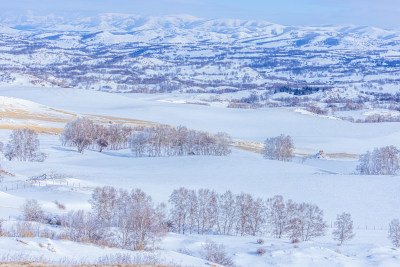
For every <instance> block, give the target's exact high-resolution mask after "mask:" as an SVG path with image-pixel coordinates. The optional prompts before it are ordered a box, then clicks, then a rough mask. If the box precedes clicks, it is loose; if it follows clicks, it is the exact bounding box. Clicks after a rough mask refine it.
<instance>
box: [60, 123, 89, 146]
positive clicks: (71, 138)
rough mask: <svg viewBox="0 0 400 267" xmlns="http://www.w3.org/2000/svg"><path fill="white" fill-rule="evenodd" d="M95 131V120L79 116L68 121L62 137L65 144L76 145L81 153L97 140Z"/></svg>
mask: <svg viewBox="0 0 400 267" xmlns="http://www.w3.org/2000/svg"><path fill="white" fill-rule="evenodd" d="M95 133H96V131H95V126H94V123H93V121H91V120H90V119H87V118H77V119H76V120H74V121H71V122H69V123H67V125H66V126H65V128H64V131H63V132H62V134H61V137H60V139H61V142H62V144H63V145H69V146H73V147H76V148H77V149H78V152H79V153H83V152H84V151H85V149H86V148H88V147H89V146H90V145H91V144H93V142H94V140H96V135H95Z"/></svg>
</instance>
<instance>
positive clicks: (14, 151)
mask: <svg viewBox="0 0 400 267" xmlns="http://www.w3.org/2000/svg"><path fill="white" fill-rule="evenodd" d="M0 151H2V152H3V153H4V156H5V157H6V158H7V159H8V160H10V161H11V160H19V161H44V160H45V159H46V157H47V155H46V154H45V153H42V152H40V141H39V138H38V134H37V133H36V132H35V131H33V130H31V129H28V128H23V129H22V130H21V129H16V130H13V131H12V133H11V135H10V138H9V141H8V143H7V145H6V146H4V145H3V143H0Z"/></svg>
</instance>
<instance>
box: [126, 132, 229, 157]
mask: <svg viewBox="0 0 400 267" xmlns="http://www.w3.org/2000/svg"><path fill="white" fill-rule="evenodd" d="M129 140H130V141H129V142H130V147H131V150H132V151H133V152H134V153H135V155H136V156H137V157H143V156H151V157H159V156H184V155H215V156H226V155H228V154H230V153H231V150H230V144H231V138H230V136H229V135H227V134H225V133H218V134H216V135H211V134H209V133H206V132H201V131H194V130H189V129H187V128H186V127H182V126H180V127H177V128H172V127H167V126H154V127H149V128H146V129H144V130H143V131H139V132H136V133H134V134H132V136H131V137H130V139H129Z"/></svg>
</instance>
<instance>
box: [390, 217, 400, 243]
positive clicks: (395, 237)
mask: <svg viewBox="0 0 400 267" xmlns="http://www.w3.org/2000/svg"><path fill="white" fill-rule="evenodd" d="M388 238H389V239H390V241H392V244H393V246H395V247H396V248H398V247H400V221H399V220H398V219H394V220H392V221H391V222H390V224H389V232H388Z"/></svg>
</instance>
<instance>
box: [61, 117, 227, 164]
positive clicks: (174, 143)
mask: <svg viewBox="0 0 400 267" xmlns="http://www.w3.org/2000/svg"><path fill="white" fill-rule="evenodd" d="M60 139H61V143H62V145H64V146H66V145H68V146H73V147H76V148H77V150H78V152H80V153H83V152H84V150H85V149H87V148H93V149H98V150H99V151H100V152H101V151H102V150H103V149H109V150H118V149H125V148H130V149H131V150H132V152H133V153H134V154H135V156H136V157H143V156H150V157H160V156H185V155H216V156H225V155H228V154H229V153H230V152H231V149H230V144H231V138H230V136H229V135H228V134H225V133H218V134H216V135H212V134H209V133H207V132H202V131H195V130H190V129H187V128H186V127H183V126H179V127H168V126H163V125H160V126H152V127H129V126H123V125H121V124H112V125H107V126H104V125H99V124H95V123H94V122H93V121H92V120H90V119H88V118H78V119H76V120H74V121H72V122H70V123H68V124H67V125H66V126H65V128H64V131H63V132H62V134H61V137H60Z"/></svg>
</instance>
